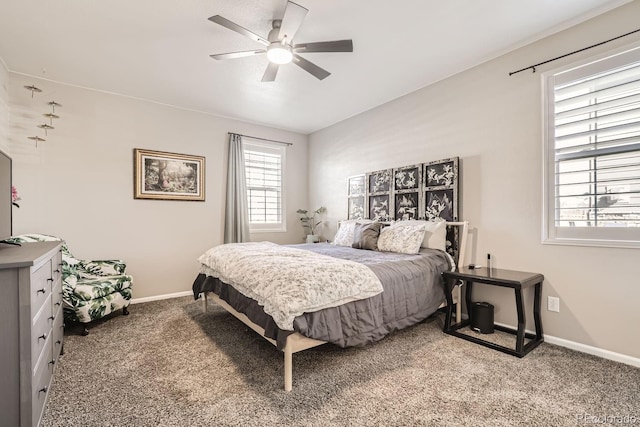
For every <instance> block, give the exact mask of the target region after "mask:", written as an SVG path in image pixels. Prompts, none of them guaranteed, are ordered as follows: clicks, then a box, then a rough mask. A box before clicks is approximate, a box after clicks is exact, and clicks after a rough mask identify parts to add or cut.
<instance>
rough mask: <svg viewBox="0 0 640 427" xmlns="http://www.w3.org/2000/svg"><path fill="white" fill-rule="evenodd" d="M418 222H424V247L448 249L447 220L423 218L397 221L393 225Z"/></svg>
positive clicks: (416, 223)
mask: <svg viewBox="0 0 640 427" xmlns="http://www.w3.org/2000/svg"><path fill="white" fill-rule="evenodd" d="M418 224H424V226H425V232H424V239H423V240H422V244H421V245H420V246H421V247H423V248H429V249H440V250H441V251H445V252H446V249H447V222H446V221H422V220H408V221H398V222H395V223H394V224H393V225H391V226H392V227H402V226H406V225H413V226H416V225H418Z"/></svg>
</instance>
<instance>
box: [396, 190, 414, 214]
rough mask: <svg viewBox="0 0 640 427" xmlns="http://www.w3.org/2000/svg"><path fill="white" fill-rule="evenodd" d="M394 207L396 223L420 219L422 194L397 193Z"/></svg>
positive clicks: (410, 192) (412, 192)
mask: <svg viewBox="0 0 640 427" xmlns="http://www.w3.org/2000/svg"><path fill="white" fill-rule="evenodd" d="M393 206H394V209H393V211H394V219H395V220H396V221H402V220H411V219H418V218H419V217H420V192H419V191H404V192H402V193H395V194H394V203H393Z"/></svg>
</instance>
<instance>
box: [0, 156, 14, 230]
mask: <svg viewBox="0 0 640 427" xmlns="http://www.w3.org/2000/svg"><path fill="white" fill-rule="evenodd" d="M0 197H2V199H1V200H0V240H4V239H7V238H9V237H11V234H12V229H11V219H12V211H13V203H12V202H13V199H12V197H11V157H9V156H8V155H7V154H5V153H3V152H2V151H0Z"/></svg>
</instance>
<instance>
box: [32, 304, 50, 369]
mask: <svg viewBox="0 0 640 427" xmlns="http://www.w3.org/2000/svg"><path fill="white" fill-rule="evenodd" d="M51 317H52V316H51V294H49V295H48V296H47V299H46V300H45V302H44V304H43V305H42V308H41V310H40V311H39V312H38V313H37V314H36V317H35V318H34V319H33V323H32V326H31V366H33V367H34V370H35V369H36V367H35V365H36V362H37V361H38V359H39V358H40V354H41V353H42V350H43V349H44V348H45V346H46V343H47V342H49V345H51V343H50V340H49V338H50V335H51V325H52V321H51Z"/></svg>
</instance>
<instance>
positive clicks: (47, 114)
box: [43, 113, 60, 124]
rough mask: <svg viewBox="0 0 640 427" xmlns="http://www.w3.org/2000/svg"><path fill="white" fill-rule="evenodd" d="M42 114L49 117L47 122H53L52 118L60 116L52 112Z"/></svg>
mask: <svg viewBox="0 0 640 427" xmlns="http://www.w3.org/2000/svg"><path fill="white" fill-rule="evenodd" d="M43 116H45V117H48V118H49V123H51V124H53V119H59V118H60V116H56V115H55V114H53V113H46V114H43Z"/></svg>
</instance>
